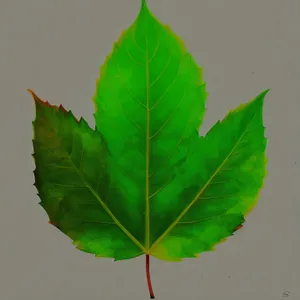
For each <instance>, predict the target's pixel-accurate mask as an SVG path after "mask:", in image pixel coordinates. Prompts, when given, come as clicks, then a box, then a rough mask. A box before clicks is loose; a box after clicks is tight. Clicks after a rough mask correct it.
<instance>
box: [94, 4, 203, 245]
mask: <svg viewBox="0 0 300 300" xmlns="http://www.w3.org/2000/svg"><path fill="white" fill-rule="evenodd" d="M206 97H207V93H206V91H205V83H204V81H203V80H202V69H201V68H199V67H198V66H197V64H196V62H195V61H194V60H193V58H192V56H191V55H190V54H189V53H188V51H187V49H186V48H185V46H184V44H183V42H182V41H181V40H180V39H179V38H178V37H177V36H176V35H175V34H174V33H173V32H172V31H171V30H170V28H169V27H167V26H165V25H163V24H161V23H160V22H159V21H158V20H157V19H156V18H155V17H154V16H153V14H152V13H151V12H150V11H149V10H148V8H147V6H146V4H143V5H142V7H141V10H140V13H139V15H138V16H137V19H136V20H135V22H134V23H133V24H132V25H131V26H130V27H129V28H128V29H127V30H126V31H124V32H123V33H122V35H121V37H120V38H119V40H118V42H116V43H115V46H114V49H113V51H112V53H111V54H110V55H109V56H108V57H107V60H106V62H105V64H104V65H103V66H102V67H101V70H100V78H99V80H98V81H97V89H96V93H95V95H94V104H95V109H96V112H95V114H94V115H95V121H96V126H97V129H98V130H99V131H100V132H101V133H102V134H103V136H104V139H105V141H106V142H107V145H108V148H109V150H110V153H111V157H110V161H111V162H110V167H109V168H110V170H111V173H113V174H114V176H115V182H116V185H122V184H124V177H123V176H120V175H119V174H118V172H120V171H119V169H123V170H124V172H123V173H126V174H128V177H130V178H131V179H132V180H131V185H132V184H134V185H135V187H136V188H134V189H133V191H130V188H126V191H122V192H121V193H122V194H123V198H124V199H128V198H131V199H132V200H131V203H130V210H131V211H132V210H136V211H139V212H140V213H141V215H142V216H143V217H142V218H141V217H140V216H135V219H133V218H132V217H131V218H129V219H131V222H130V223H131V224H130V225H129V226H131V227H130V231H131V232H133V233H134V235H135V236H137V237H138V239H139V241H140V242H141V243H142V244H143V245H145V248H146V249H149V247H150V244H151V243H152V241H153V239H154V238H155V236H156V233H155V224H150V215H151V212H150V211H151V202H152V201H155V199H156V197H157V195H158V194H159V193H160V192H161V191H162V190H163V189H164V187H165V186H167V185H168V183H169V182H170V181H171V180H172V178H173V177H174V176H175V168H176V165H179V164H180V163H181V161H183V160H184V159H185V158H186V155H187V153H188V149H189V144H190V140H191V136H197V135H198V132H197V130H198V129H199V128H200V125H201V123H202V118H203V115H204V112H205V101H206ZM190 106H192V107H194V108H195V109H194V110H191V109H190ZM112 116H118V117H117V118H115V119H113V118H112ZM112 128H113V129H112ZM112 131H113V132H112ZM128 132H130V133H131V137H129V136H128ZM126 149H131V152H130V153H128V151H126ZM132 161H134V162H135V168H132V163H131V162H132ZM125 187H126V185H124V188H125ZM142 198H144V203H143V204H142V203H140V199H142ZM150 200H151V202H150ZM112 201H113V199H112ZM124 202H125V200H124ZM121 205H122V204H121ZM123 213H124V214H126V213H128V208H127V207H126V205H125V204H124V206H123ZM141 223H144V225H143V227H144V229H145V230H144V233H142V232H141V230H140V228H141ZM134 224H138V225H137V226H135V225H134ZM137 227H138V228H137ZM150 228H151V231H150Z"/></svg>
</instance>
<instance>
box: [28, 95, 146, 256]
mask: <svg viewBox="0 0 300 300" xmlns="http://www.w3.org/2000/svg"><path fill="white" fill-rule="evenodd" d="M30 92H31V94H32V96H33V98H34V100H35V105H36V119H35V121H34V122H33V127H34V135H35V137H34V140H33V144H34V150H35V151H34V159H35V163H36V169H35V172H34V174H35V186H36V188H37V189H38V191H39V196H40V199H41V203H40V204H41V205H42V207H43V208H44V209H45V210H46V212H47V214H48V216H49V218H50V223H51V224H53V225H54V226H56V227H57V228H58V229H59V230H60V231H62V232H63V233H65V234H66V235H68V236H69V237H70V238H71V239H73V240H74V243H75V245H77V247H78V248H79V249H80V250H82V251H85V252H92V253H94V254H95V255H98V256H106V257H107V256H108V257H112V258H115V259H119V258H120V259H126V258H131V257H136V256H137V255H140V254H141V253H143V252H144V248H143V247H142V245H141V244H140V243H139V242H138V241H137V240H136V239H135V237H134V236H132V234H131V233H130V232H129V231H128V230H127V229H126V227H125V226H124V225H123V224H122V223H121V222H120V221H119V220H118V219H117V218H116V217H115V216H114V214H113V213H112V212H111V210H110V208H109V206H108V205H107V204H106V203H105V202H104V200H103V199H105V196H106V195H105V194H106V193H107V190H108V186H109V177H108V174H107V173H106V171H105V151H106V149H105V145H104V144H103V141H102V138H101V135H100V134H99V133H98V132H96V131H94V130H92V129H91V128H90V127H89V126H88V124H87V123H86V122H85V121H84V120H83V119H80V121H78V120H76V119H75V117H74V116H73V114H72V113H71V112H67V111H66V110H65V109H64V108H63V107H62V106H60V107H56V106H52V105H50V104H49V103H46V102H44V101H42V100H41V99H39V98H38V97H37V96H36V95H35V94H34V93H33V92H32V91H30ZM57 170H58V171H57ZM99 190H100V191H99ZM102 198H103V199H102ZM93 239H94V240H96V241H95V242H94V243H93V242H92V241H93ZM131 243H132V244H133V245H131ZM124 245H127V246H126V247H127V249H128V250H127V251H123V250H122V251H121V249H122V247H123V246H124ZM121 246H122V247H121ZM122 252H124V253H122ZM128 256H129V257H128Z"/></svg>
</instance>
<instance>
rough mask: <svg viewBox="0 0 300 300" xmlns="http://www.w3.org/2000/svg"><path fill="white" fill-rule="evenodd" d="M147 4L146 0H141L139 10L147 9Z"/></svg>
mask: <svg viewBox="0 0 300 300" xmlns="http://www.w3.org/2000/svg"><path fill="white" fill-rule="evenodd" d="M147 8H148V6H147V1H146V0H142V3H141V10H142V9H147Z"/></svg>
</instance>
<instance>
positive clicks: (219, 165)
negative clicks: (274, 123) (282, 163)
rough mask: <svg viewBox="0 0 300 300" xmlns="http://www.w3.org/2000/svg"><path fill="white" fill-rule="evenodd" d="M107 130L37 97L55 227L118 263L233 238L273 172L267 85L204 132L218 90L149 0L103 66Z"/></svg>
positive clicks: (42, 182) (42, 191) (40, 165)
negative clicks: (209, 88)
mask: <svg viewBox="0 0 300 300" xmlns="http://www.w3.org/2000/svg"><path fill="white" fill-rule="evenodd" d="M100 71H101V72H100V78H99V80H98V81H97V86H96V93H95V96H94V104H95V110H96V111H95V114H94V116H95V121H96V128H97V129H95V130H94V129H91V128H90V127H89V126H88V124H87V123H86V122H85V121H84V120H83V119H82V118H81V119H80V120H79V121H77V120H76V119H75V117H74V116H73V114H72V113H71V111H69V112H67V111H66V110H65V109H64V108H63V107H62V106H60V107H56V106H52V105H50V104H49V103H48V102H44V101H42V100H40V99H39V98H38V97H37V96H36V95H35V94H34V93H33V92H31V91H30V92H31V93H32V96H33V98H34V100H35V106H36V119H35V121H34V123H33V126H34V135H35V137H34V141H33V144H34V158H35V163H36V169H35V172H34V174H35V180H36V181H35V185H36V187H37V190H38V192H39V196H40V199H41V205H42V206H43V208H44V209H45V210H46V212H47V213H48V215H49V218H50V223H51V224H53V225H54V226H56V227H57V228H58V229H59V230H61V231H62V232H63V233H65V234H66V235H68V236H69V237H70V238H71V239H72V240H73V241H74V244H75V245H76V246H77V248H78V249H80V250H82V251H85V252H89V253H93V254H95V255H96V256H99V257H110V258H114V259H115V260H122V259H130V258H133V257H136V256H139V255H141V254H146V270H147V280H148V286H149V292H150V295H151V298H154V294H153V291H152V286H151V281H150V273H149V255H152V256H154V257H156V258H158V259H162V260H168V261H181V260H182V259H184V258H191V257H196V256H197V255H198V254H199V253H201V252H204V251H210V250H213V249H214V247H215V246H216V245H217V244H218V243H220V242H222V241H224V240H225V239H226V238H228V237H229V236H231V235H232V234H233V232H234V231H236V230H237V229H239V228H240V227H241V226H242V224H243V222H244V221H245V217H246V215H247V214H248V213H249V211H250V210H251V209H252V208H253V207H254V205H255V204H256V202H257V199H258V196H259V192H260V190H261V188H262V186H263V183H264V178H265V176H266V164H267V159H266V139H265V136H264V126H263V103H264V97H265V95H266V93H267V92H268V90H266V91H265V92H263V93H261V94H260V95H259V96H257V97H256V98H255V99H254V100H252V101H250V102H248V103H246V104H243V105H241V106H239V107H238V108H236V109H235V110H233V111H230V112H229V113H228V115H227V116H226V117H225V118H224V119H223V120H222V121H221V122H217V123H216V124H215V125H214V126H213V127H212V129H211V130H210V131H209V132H208V133H207V134H206V135H205V136H199V129H200V126H201V124H202V121H203V117H204V113H205V102H206V98H207V92H206V90H205V83H204V81H203V79H202V69H201V68H199V67H198V66H197V64H196V62H195V61H194V59H193V58H192V56H191V54H190V53H189V52H188V51H187V49H186V47H185V46H184V44H183V42H182V41H181V39H180V38H179V37H177V36H176V35H175V34H174V33H173V32H172V31H171V29H170V28H169V27H168V26H166V25H163V24H161V23H160V22H159V21H158V20H157V19H156V18H155V16H154V15H153V14H152V13H151V12H150V10H149V9H148V7H147V5H146V2H145V1H144V0H142V5H141V9H140V12H139V14H138V16H137V18H136V20H135V21H134V23H133V24H132V25H131V26H130V27H129V28H128V29H127V30H125V31H124V32H123V33H122V35H121V37H120V39H119V40H118V41H117V42H116V43H115V45H114V48H113V51H112V53H111V54H110V55H109V56H108V57H107V59H106V61H105V63H104V65H103V66H102V67H101V70H100Z"/></svg>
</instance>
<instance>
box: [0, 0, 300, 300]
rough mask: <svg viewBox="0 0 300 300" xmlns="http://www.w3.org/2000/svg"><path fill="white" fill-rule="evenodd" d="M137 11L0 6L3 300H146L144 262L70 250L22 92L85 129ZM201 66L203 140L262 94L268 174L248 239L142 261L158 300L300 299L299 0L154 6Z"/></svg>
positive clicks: (89, 2) (245, 232) (87, 4)
mask: <svg viewBox="0 0 300 300" xmlns="http://www.w3.org/2000/svg"><path fill="white" fill-rule="evenodd" d="M139 7H140V1H139V0H126V1H124V0H59V1H58V0H19V1H17V0H1V1H0V54H1V55H0V86H1V89H0V93H1V98H0V99H1V100H0V101H1V108H0V137H1V139H0V151H1V155H0V176H1V177H0V239H1V240H0V299H1V300H54V299H55V300H71V299H72V300H106V299H109V300H115V299H120V300H121V299H122V300H124V299H128V300H129V299H132V300H141V299H149V295H148V290H147V286H146V282H145V269H144V257H143V256H141V257H139V258H136V259H133V260H128V261H122V262H116V263H115V262H113V261H112V260H110V259H99V258H98V259H96V258H95V257H94V256H93V255H89V254H86V253H83V252H80V251H79V250H77V249H76V248H75V247H74V246H73V245H72V243H71V240H70V239H69V238H68V237H66V236H64V235H63V234H62V233H60V232H59V231H58V230H57V229H55V228H54V227H53V226H50V225H48V223H47V222H48V217H47V215H46V213H45V212H44V211H43V209H42V208H41V207H40V206H39V205H38V204H37V203H38V202H39V199H38V196H37V195H36V194H37V191H36V189H35V187H34V186H33V182H34V179H33V169H34V163H33V159H32V157H31V154H32V151H33V149H32V143H31V139H32V123H31V122H32V120H33V118H34V105H33V101H32V98H31V96H30V95H29V94H28V93H27V92H26V89H27V88H31V89H33V90H34V91H35V92H36V93H37V94H38V96H40V97H41V98H42V99H45V100H48V101H50V102H51V103H52V104H57V105H59V104H63V105H64V106H65V107H66V108H67V109H72V111H73V112H74V114H75V115H76V116H83V117H84V118H85V119H86V120H87V121H88V122H89V124H90V125H91V126H93V125H94V120H93V115H92V113H93V109H94V107H93V103H92V96H93V94H94V90H95V82H96V79H97V78H98V76H99V67H100V65H102V63H103V62H104V59H105V57H106V55H108V54H109V53H110V51H111V49H112V45H113V42H114V41H115V40H116V39H118V37H119V35H120V33H121V31H122V30H123V29H126V28H127V27H128V26H129V25H130V24H131V23H132V22H133V20H134V19H135V17H136V15H137V13H138V10H139ZM149 7H150V9H151V10H152V11H153V13H154V14H155V15H156V16H157V17H158V18H159V19H160V20H161V21H162V22H163V23H167V24H170V25H171V28H172V29H173V30H174V31H175V32H176V34H178V35H180V36H181V37H182V39H183V40H184V41H185V43H186V46H187V48H188V49H189V51H190V52H191V53H192V55H193V56H194V58H195V59H196V61H197V62H198V64H199V65H200V66H202V67H204V70H205V72H204V76H205V80H206V81H207V90H208V92H209V99H208V102H207V114H206V116H205V121H204V125H203V130H202V133H205V132H206V131H207V130H208V129H209V128H210V127H211V126H212V125H213V124H214V123H215V122H216V121H217V120H218V119H220V118H223V117H224V115H225V114H226V113H227V111H228V110H229V109H233V108H235V107H237V106H238V105H239V104H240V103H242V102H247V101H249V100H251V99H253V98H254V97H255V96H256V95H258V94H259V93H260V92H261V91H263V90H265V89H267V88H271V91H270V92H269V94H268V95H267V97H266V101H265V108H264V122H265V126H266V128H267V130H266V136H267V138H268V141H269V142H268V149H267V154H268V158H269V164H268V172H269V175H268V177H267V179H266V181H265V187H264V189H263V190H262V192H261V197H260V200H259V203H258V205H257V206H256V207H255V209H254V210H253V211H252V213H251V214H250V215H249V216H248V218H247V222H246V224H245V227H244V228H243V229H241V230H240V231H238V232H237V234H236V235H235V236H234V237H231V238H229V239H228V240H227V242H226V243H223V244H221V245H219V246H218V247H217V249H216V251H214V252H208V253H204V254H202V255H201V256H200V258H199V259H190V260H185V261H184V262H181V263H168V262H162V261H158V260H155V259H152V260H151V272H152V281H153V286H154V291H155V294H156V298H157V299H158V300H171V299H172V300H177V299H178V300H179V299H189V300H198V299H199V300H221V299H222V300H253V299H255V300H258V299H259V300H279V299H288V300H299V299H300V284H299V283H300V276H299V275H300V258H299V254H300V221H299V217H300V197H299V195H300V193H299V187H300V171H299V170H300V169H299V166H300V160H299V156H300V118H299V113H300V57H299V55H300V1H299V0H284V1H283V0H251V1H249V0H247V1H246V0H149Z"/></svg>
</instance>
